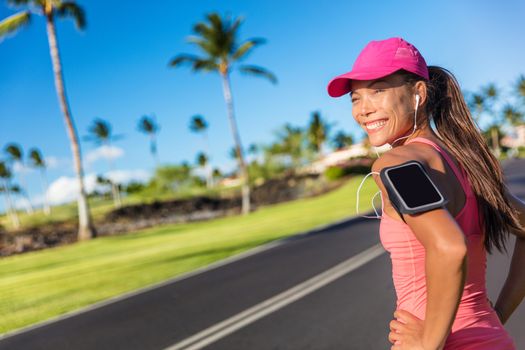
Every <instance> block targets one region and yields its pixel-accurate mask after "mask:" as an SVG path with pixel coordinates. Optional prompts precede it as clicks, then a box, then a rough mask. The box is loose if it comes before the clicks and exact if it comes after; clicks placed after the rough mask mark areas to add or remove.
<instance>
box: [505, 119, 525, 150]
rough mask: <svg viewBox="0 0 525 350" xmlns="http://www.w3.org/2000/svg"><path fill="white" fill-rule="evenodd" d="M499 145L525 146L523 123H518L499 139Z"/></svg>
mask: <svg viewBox="0 0 525 350" xmlns="http://www.w3.org/2000/svg"><path fill="white" fill-rule="evenodd" d="M501 145H502V146H505V147H509V148H518V147H525V124H523V125H518V126H516V127H514V128H513V131H512V132H511V133H509V134H508V135H507V136H505V137H504V138H502V139H501Z"/></svg>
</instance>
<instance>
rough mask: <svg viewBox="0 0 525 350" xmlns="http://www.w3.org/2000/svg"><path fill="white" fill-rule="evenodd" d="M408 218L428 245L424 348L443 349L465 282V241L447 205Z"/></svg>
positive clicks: (417, 235)
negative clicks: (443, 207) (445, 207)
mask: <svg viewBox="0 0 525 350" xmlns="http://www.w3.org/2000/svg"><path fill="white" fill-rule="evenodd" d="M405 220H406V222H407V224H408V225H409V226H410V228H411V229H412V231H413V232H414V235H415V236H416V237H417V238H418V240H419V241H420V242H421V243H422V245H423V246H424V247H425V254H426V257H425V273H426V288H427V304H426V311H425V321H424V328H423V329H424V331H423V344H424V346H425V347H424V348H425V349H443V347H444V345H445V341H446V339H447V336H448V335H449V333H450V330H451V328H452V324H453V323H454V319H455V317H456V312H457V309H458V306H459V302H460V300H461V295H462V293H463V288H464V286H465V279H466V274H467V247H466V243H465V241H464V238H463V233H462V231H461V228H460V227H459V226H458V225H457V223H456V221H455V220H454V218H453V217H452V216H451V215H450V213H449V212H448V210H446V209H436V210H432V211H429V212H426V213H423V214H420V215H418V216H413V215H405Z"/></svg>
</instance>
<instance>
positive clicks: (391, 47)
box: [328, 38, 428, 97]
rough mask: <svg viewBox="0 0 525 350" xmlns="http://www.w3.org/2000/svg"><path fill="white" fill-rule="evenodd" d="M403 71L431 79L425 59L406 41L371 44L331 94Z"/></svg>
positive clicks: (333, 82) (330, 86) (331, 88)
mask: <svg viewBox="0 0 525 350" xmlns="http://www.w3.org/2000/svg"><path fill="white" fill-rule="evenodd" d="M400 69H404V70H406V71H409V72H412V73H414V74H417V75H419V76H421V77H423V78H425V79H427V80H428V68H427V64H426V62H425V59H424V58H423V56H421V54H420V53H419V51H418V50H417V49H416V48H415V47H414V45H412V44H410V43H408V42H406V41H405V40H403V39H402V38H390V39H386V40H380V41H371V42H369V43H368V45H366V47H365V48H364V49H363V51H361V53H360V54H359V56H358V57H357V59H356V61H355V63H354V66H353V67H352V70H351V71H350V72H348V73H345V74H341V75H339V76H337V77H335V78H334V79H332V80H331V81H330V83H328V94H329V95H330V96H332V97H339V96H342V95H344V94H347V93H349V92H350V91H351V81H352V80H373V79H379V78H382V77H385V76H387V75H389V74H392V73H394V72H396V71H398V70H400Z"/></svg>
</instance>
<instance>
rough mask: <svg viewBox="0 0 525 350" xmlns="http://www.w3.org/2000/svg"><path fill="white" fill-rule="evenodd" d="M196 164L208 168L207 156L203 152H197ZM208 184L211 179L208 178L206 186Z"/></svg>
mask: <svg viewBox="0 0 525 350" xmlns="http://www.w3.org/2000/svg"><path fill="white" fill-rule="evenodd" d="M197 164H198V165H199V166H200V167H201V168H203V169H204V170H207V169H208V156H207V155H206V154H205V153H203V152H199V153H198V154H197ZM207 175H208V174H207ZM210 185H211V181H210V180H209V179H208V182H207V186H210Z"/></svg>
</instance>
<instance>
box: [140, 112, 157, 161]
mask: <svg viewBox="0 0 525 350" xmlns="http://www.w3.org/2000/svg"><path fill="white" fill-rule="evenodd" d="M138 130H139V131H140V132H143V133H145V134H146V135H148V136H149V137H150V144H149V150H150V153H151V155H152V156H153V159H154V160H155V167H158V166H159V154H158V151H157V134H158V133H159V130H160V125H159V124H157V122H156V120H155V116H154V115H152V116H151V117H149V116H147V115H145V116H143V117H142V118H141V119H140V120H139V123H138Z"/></svg>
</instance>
